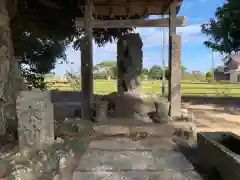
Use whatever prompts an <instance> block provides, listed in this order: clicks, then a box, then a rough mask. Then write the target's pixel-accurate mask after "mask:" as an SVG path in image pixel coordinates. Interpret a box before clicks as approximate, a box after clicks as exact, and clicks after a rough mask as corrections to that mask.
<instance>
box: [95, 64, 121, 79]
mask: <svg viewBox="0 0 240 180" xmlns="http://www.w3.org/2000/svg"><path fill="white" fill-rule="evenodd" d="M116 66H117V64H116V62H115V61H103V62H101V63H99V64H96V65H95V66H94V69H95V74H98V76H99V75H100V76H102V77H107V79H111V78H116V77H117V67H116Z"/></svg>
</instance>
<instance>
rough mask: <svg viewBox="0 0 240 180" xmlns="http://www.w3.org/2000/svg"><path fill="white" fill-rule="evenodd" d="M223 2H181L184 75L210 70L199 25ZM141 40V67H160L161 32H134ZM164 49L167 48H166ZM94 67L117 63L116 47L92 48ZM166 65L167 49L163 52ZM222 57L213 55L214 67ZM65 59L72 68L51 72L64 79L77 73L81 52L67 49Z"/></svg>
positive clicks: (61, 66) (209, 56)
mask: <svg viewBox="0 0 240 180" xmlns="http://www.w3.org/2000/svg"><path fill="white" fill-rule="evenodd" d="M223 3H224V0H194V1H193V0H184V3H183V7H182V9H181V10H180V12H179V14H178V15H180V16H186V17H187V19H188V20H187V25H186V26H185V27H179V28H177V33H178V34H179V35H181V36H182V64H183V65H185V66H186V67H187V71H195V70H200V71H202V72H207V71H209V70H210V69H211V68H212V60H211V59H212V54H211V50H210V49H208V48H206V47H205V46H204V44H203V42H204V41H205V40H207V37H205V35H203V34H202V33H201V27H200V26H201V24H203V23H205V22H207V21H209V19H210V18H212V17H214V13H215V11H216V8H217V7H220V6H222V5H223ZM136 31H137V32H138V33H140V35H141V38H142V40H143V44H144V45H143V64H144V67H147V68H149V67H151V66H152V65H160V66H162V32H161V28H137V30H136ZM167 32H168V29H165V34H166V38H165V39H166V40H165V41H166V42H167V41H168V34H167ZM166 48H167V46H166ZM93 51H94V54H93V59H94V62H93V63H94V64H97V63H99V62H102V61H106V60H107V61H110V60H113V61H116V55H117V54H116V44H115V43H113V44H106V45H105V46H104V47H101V48H99V47H97V45H96V44H94V48H93ZM165 54H166V64H167V54H168V49H166V53H165ZM221 58H222V57H221V56H220V55H219V54H217V53H216V54H215V55H214V66H218V65H221V64H222V61H221ZM67 59H68V60H69V61H71V62H74V64H57V65H56V68H55V70H54V72H55V73H56V75H63V74H64V73H65V72H66V70H68V71H75V72H76V71H79V69H80V52H76V51H74V50H73V49H72V47H69V48H68V49H67Z"/></svg>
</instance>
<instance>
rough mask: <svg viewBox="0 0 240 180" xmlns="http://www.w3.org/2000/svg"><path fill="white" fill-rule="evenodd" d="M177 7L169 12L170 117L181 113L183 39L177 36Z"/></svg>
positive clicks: (173, 7) (172, 6)
mask: <svg viewBox="0 0 240 180" xmlns="http://www.w3.org/2000/svg"><path fill="white" fill-rule="evenodd" d="M176 15H177V13H176V6H174V5H171V6H170V11H169V61H168V63H169V64H168V67H169V80H168V100H169V102H170V111H169V115H170V116H172V117H174V116H179V115H180V113H181V37H180V36H178V35H177V34H176V24H175V23H174V19H175V18H176Z"/></svg>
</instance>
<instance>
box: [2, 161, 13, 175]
mask: <svg viewBox="0 0 240 180" xmlns="http://www.w3.org/2000/svg"><path fill="white" fill-rule="evenodd" d="M10 168H11V165H10V162H9V161H6V160H3V159H0V178H2V177H3V176H5V175H6V173H7V172H8V171H9V170H10Z"/></svg>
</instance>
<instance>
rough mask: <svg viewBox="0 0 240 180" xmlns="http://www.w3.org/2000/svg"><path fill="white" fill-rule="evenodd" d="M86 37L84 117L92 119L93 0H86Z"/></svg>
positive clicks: (83, 67) (83, 79)
mask: <svg viewBox="0 0 240 180" xmlns="http://www.w3.org/2000/svg"><path fill="white" fill-rule="evenodd" d="M85 3H86V4H85V13H84V25H85V31H84V33H85V37H84V38H83V42H82V47H81V83H82V94H81V95H82V98H81V99H82V103H81V104H82V119H84V120H90V119H91V106H92V96H93V45H92V39H93V35H92V8H93V4H92V0H86V1H85Z"/></svg>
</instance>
